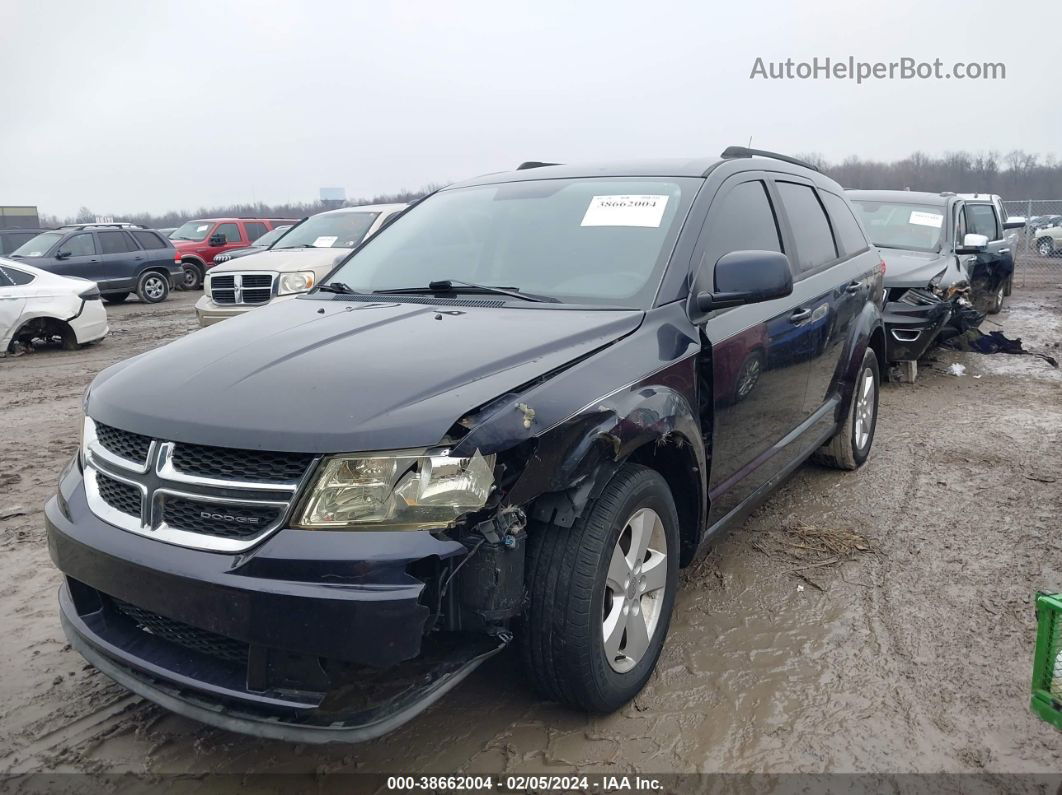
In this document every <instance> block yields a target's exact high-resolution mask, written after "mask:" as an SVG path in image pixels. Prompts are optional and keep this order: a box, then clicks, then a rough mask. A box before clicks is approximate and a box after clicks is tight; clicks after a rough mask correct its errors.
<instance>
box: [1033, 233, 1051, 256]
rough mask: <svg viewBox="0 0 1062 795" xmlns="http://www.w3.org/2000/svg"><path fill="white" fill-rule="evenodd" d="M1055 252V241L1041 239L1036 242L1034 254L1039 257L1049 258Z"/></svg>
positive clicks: (1046, 238) (1047, 238) (1045, 238)
mask: <svg viewBox="0 0 1062 795" xmlns="http://www.w3.org/2000/svg"><path fill="white" fill-rule="evenodd" d="M1054 252H1055V241H1053V240H1052V239H1051V238H1049V237H1042V238H1040V239H1039V240H1037V241H1036V253H1037V254H1039V255H1040V256H1041V257H1050V256H1051V255H1052V254H1053V253H1054Z"/></svg>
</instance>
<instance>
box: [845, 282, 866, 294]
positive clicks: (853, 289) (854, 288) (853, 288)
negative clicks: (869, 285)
mask: <svg viewBox="0 0 1062 795" xmlns="http://www.w3.org/2000/svg"><path fill="white" fill-rule="evenodd" d="M862 286H863V285H862V284H860V283H859V282H851V283H850V284H849V285H848V286H847V287H845V288H844V291H845V292H846V293H848V294H849V295H855V294H856V293H858V292H859V290H860V288H861V287H862Z"/></svg>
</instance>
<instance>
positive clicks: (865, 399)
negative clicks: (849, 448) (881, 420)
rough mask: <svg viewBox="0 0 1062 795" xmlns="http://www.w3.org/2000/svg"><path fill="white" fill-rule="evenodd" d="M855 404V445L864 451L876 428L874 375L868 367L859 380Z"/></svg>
mask: <svg viewBox="0 0 1062 795" xmlns="http://www.w3.org/2000/svg"><path fill="white" fill-rule="evenodd" d="M858 390H859V391H858V392H857V393H856V404H855V429H854V432H855V444H856V447H857V448H858V449H860V450H862V449H863V448H864V447H866V446H867V442H869V441H870V432H871V431H872V430H873V428H874V409H875V402H874V373H873V371H872V370H871V369H870V368H869V367H867V368H866V369H865V370H863V375H862V377H861V378H860V379H859V387H858Z"/></svg>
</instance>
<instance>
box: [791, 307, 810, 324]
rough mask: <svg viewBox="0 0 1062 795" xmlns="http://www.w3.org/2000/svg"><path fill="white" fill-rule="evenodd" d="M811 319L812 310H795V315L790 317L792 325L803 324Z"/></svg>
mask: <svg viewBox="0 0 1062 795" xmlns="http://www.w3.org/2000/svg"><path fill="white" fill-rule="evenodd" d="M809 317H811V310H810V309H794V310H793V314H791V315H790V316H789V322H790V323H803V322H804V321H805V320H807V319H808V318H809Z"/></svg>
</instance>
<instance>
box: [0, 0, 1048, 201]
mask: <svg viewBox="0 0 1062 795" xmlns="http://www.w3.org/2000/svg"><path fill="white" fill-rule="evenodd" d="M813 10H815V11H816V13H812V12H813ZM0 30H2V31H3V38H2V45H0V67H2V72H0V74H2V75H3V78H2V79H0V92H2V96H3V102H2V103H0V107H2V108H3V109H4V112H3V116H2V119H0V204H36V205H38V206H39V207H40V209H41V211H42V212H47V213H53V214H58V215H60V216H63V215H72V214H74V213H75V212H76V211H77V209H78V208H79V207H80V206H82V205H87V206H88V207H90V208H92V209H93V210H94V211H96V212H97V213H110V214H115V215H120V214H121V213H123V212H135V211H155V212H158V211H164V210H169V209H180V208H187V209H192V210H194V209H195V208H198V207H200V206H209V205H216V204H227V203H230V202H243V201H251V200H258V201H265V202H280V201H286V200H312V199H316V198H317V196H318V189H319V188H320V187H322V186H342V187H344V188H346V190H347V193H348V195H349V196H351V197H354V196H368V195H372V194H374V193H382V192H387V191H394V190H399V189H402V188H417V187H420V186H421V185H424V184H426V183H429V182H448V181H453V180H457V179H462V178H465V177H469V176H474V175H476V174H480V173H484V172H489V171H498V170H502V169H508V168H512V167H513V166H515V165H516V164H517V163H519V162H520V161H522V160H528V159H537V160H557V161H562V162H576V161H587V160H602V159H618V158H632V157H639V158H640V157H658V156H659V157H671V156H689V155H705V154H709V155H713V154H717V153H718V152H719V151H720V150H721V149H722V148H723V147H724V146H726V145H728V144H744V143H746V142H747V141H748V139H749V136H752V140H753V145H754V146H758V147H761V148H767V149H776V150H780V151H785V152H793V153H797V152H817V153H819V154H821V155H823V156H824V157H826V158H827V159H828V160H831V161H833V160H840V159H843V158H844V157H846V156H848V155H859V156H861V157H866V158H878V159H892V158H897V157H902V156H904V155H907V154H909V153H910V152H912V151H915V150H922V151H925V152H928V153H933V154H939V153H942V152H945V151H948V150H955V149H967V150H971V151H981V150H998V151H999V152H1001V153H1006V152H1007V151H1010V150H1012V149H1015V148H1022V149H1025V150H1027V151H1030V152H1036V153H1039V154H1041V155H1046V154H1049V153H1052V154H1055V155H1056V156H1057V155H1059V154H1062V151H1060V150H1062V135H1060V133H1062V124H1060V122H1062V92H1060V91H1059V90H1058V88H1057V81H1058V78H1059V76H1060V74H1062V70H1060V69H1059V66H1058V47H1059V39H1058V37H1059V35H1060V31H1062V3H1059V2H1057V0H1039V1H1038V2H1027V3H1022V2H1009V3H1002V2H999V0H963V1H962V2H953V1H952V0H948V1H947V2H929V1H928V0H890V2H888V3H875V4H873V6H871V5H869V4H865V3H860V2H853V0H826V1H825V2H804V3H800V4H797V3H783V2H768V1H766V0H753V1H752V2H728V3H725V4H724V3H708V2H690V3H678V2H668V1H667V0H640V2H620V1H619V0H611V2H572V1H571V0H569V1H568V2H552V0H533V1H532V2H462V1H461V0H450V1H448V2H430V3H429V2H395V3H388V2H384V1H383V0H373V2H361V1H360V0H321V1H320V2H312V1H303V2H294V1H293V0H285V1H284V2H275V1H274V0H253V2H225V0H211V1H210V2H205V3H199V2H189V1H187V0H186V1H184V2H163V0H150V1H148V0H139V1H138V2H118V1H115V0H97V2H92V3H86V2H83V0H77V1H76V2H49V1H48V0H0ZM1040 33H1043V34H1044V35H1043V37H1041V36H1040V35H1039V34H1040ZM850 55H851V56H854V57H855V58H857V59H860V60H866V61H875V60H882V61H891V60H897V59H899V58H901V57H904V56H910V57H913V58H916V59H919V60H927V61H930V60H932V59H934V58H940V59H942V60H943V61H944V62H945V64H946V66H950V64H951V63H953V62H955V61H964V62H971V61H1001V62H1003V63H1005V64H1006V74H1007V79H1006V80H1004V81H973V80H970V81H957V80H930V81H915V80H909V81H901V80H892V81H888V80H886V81H875V82H870V83H864V84H863V85H856V84H855V83H854V82H842V81H837V80H807V81H801V80H788V81H771V82H768V81H763V80H750V79H749V74H750V72H751V70H752V67H753V64H754V63H755V60H756V58H757V57H762V58H764V59H765V60H766V61H778V60H784V59H785V58H787V57H792V58H794V59H797V60H802V59H810V58H812V57H814V56H819V57H820V58H824V57H826V56H830V57H833V58H835V59H842V58H847V57H848V56H850Z"/></svg>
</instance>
